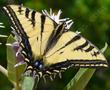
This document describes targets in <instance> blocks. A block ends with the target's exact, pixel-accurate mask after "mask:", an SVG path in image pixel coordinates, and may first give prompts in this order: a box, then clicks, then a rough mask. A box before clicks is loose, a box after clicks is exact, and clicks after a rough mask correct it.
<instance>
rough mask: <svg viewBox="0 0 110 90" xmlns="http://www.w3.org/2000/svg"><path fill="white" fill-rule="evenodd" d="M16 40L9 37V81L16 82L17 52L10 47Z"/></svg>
mask: <svg viewBox="0 0 110 90" xmlns="http://www.w3.org/2000/svg"><path fill="white" fill-rule="evenodd" d="M14 41H15V40H14V39H13V37H12V36H9V38H8V41H7V44H8V46H7V70H8V78H9V80H11V81H13V82H16V70H15V68H14V65H15V64H16V57H15V52H14V50H13V48H12V46H11V45H10V46H9V43H13V42H14Z"/></svg>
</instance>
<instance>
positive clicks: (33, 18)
mask: <svg viewBox="0 0 110 90" xmlns="http://www.w3.org/2000/svg"><path fill="white" fill-rule="evenodd" d="M35 14H36V11H32V13H31V21H32V25H33V27H34V26H35Z"/></svg>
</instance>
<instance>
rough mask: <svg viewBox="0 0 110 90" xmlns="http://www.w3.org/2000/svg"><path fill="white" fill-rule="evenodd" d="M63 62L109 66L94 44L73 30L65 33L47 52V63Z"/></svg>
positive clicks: (86, 65)
mask: <svg viewBox="0 0 110 90" xmlns="http://www.w3.org/2000/svg"><path fill="white" fill-rule="evenodd" d="M62 62H65V63H67V62H71V64H74V65H78V66H83V67H95V66H105V67H106V66H107V62H106V59H105V57H104V56H103V54H102V53H101V52H100V51H99V50H98V49H97V48H96V47H95V46H94V45H93V44H91V43H90V42H89V41H88V40H86V39H84V38H83V37H82V36H80V35H78V34H76V33H74V32H71V31H68V32H66V33H64V34H63V35H62V36H61V37H60V39H59V40H58V42H57V44H56V45H55V46H54V47H53V48H52V49H51V50H50V51H49V52H48V53H47V54H46V61H45V64H47V65H52V64H57V63H62Z"/></svg>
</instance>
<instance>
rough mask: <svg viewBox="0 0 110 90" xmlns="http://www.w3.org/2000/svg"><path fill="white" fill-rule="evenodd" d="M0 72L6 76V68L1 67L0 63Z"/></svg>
mask: <svg viewBox="0 0 110 90" xmlns="http://www.w3.org/2000/svg"><path fill="white" fill-rule="evenodd" d="M0 72H2V73H3V74H4V75H5V76H6V77H8V72H7V70H6V69H5V68H4V67H2V66H1V65H0Z"/></svg>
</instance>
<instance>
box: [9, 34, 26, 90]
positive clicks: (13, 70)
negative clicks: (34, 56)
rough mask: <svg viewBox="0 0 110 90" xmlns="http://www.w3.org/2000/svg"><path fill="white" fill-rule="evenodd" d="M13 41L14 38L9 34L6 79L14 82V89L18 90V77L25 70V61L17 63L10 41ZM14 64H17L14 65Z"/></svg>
mask: <svg viewBox="0 0 110 90" xmlns="http://www.w3.org/2000/svg"><path fill="white" fill-rule="evenodd" d="M13 42H15V40H14V38H13V37H12V36H11V35H10V36H9V38H8V41H7V45H8V46H7V69H8V79H9V80H10V81H11V82H14V86H15V88H16V90H20V87H19V85H20V81H19V80H20V78H21V76H22V74H23V72H24V70H25V67H26V63H23V64H19V65H17V60H16V56H15V51H14V50H13V48H12V45H11V44H10V43H13ZM15 65H17V66H16V67H15Z"/></svg>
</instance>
